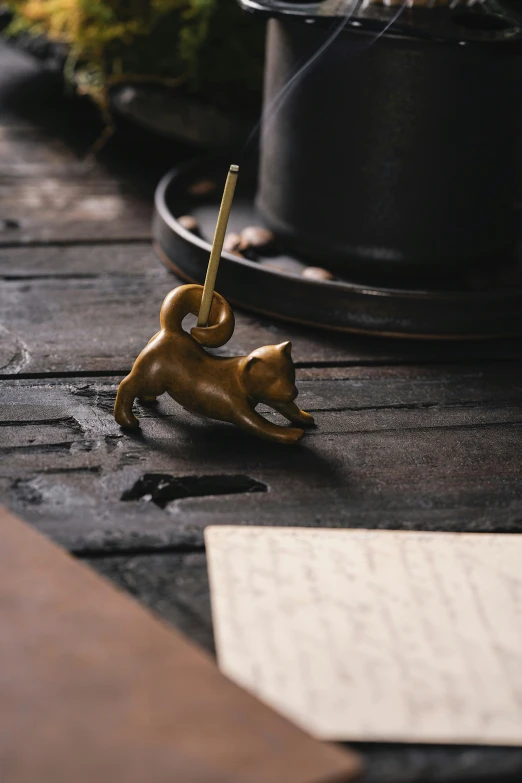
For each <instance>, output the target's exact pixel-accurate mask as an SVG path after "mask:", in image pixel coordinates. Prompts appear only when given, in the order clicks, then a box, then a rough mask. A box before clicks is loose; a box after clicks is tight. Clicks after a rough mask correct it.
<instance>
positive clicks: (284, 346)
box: [243, 342, 297, 403]
mask: <svg viewBox="0 0 522 783" xmlns="http://www.w3.org/2000/svg"><path fill="white" fill-rule="evenodd" d="M291 351H292V343H290V342H286V343H281V345H264V346H263V347H262V348H257V349H256V350H255V351H252V353H251V354H249V355H248V356H247V357H245V361H244V364H243V381H244V384H245V387H246V390H247V392H248V393H249V395H250V396H251V397H253V398H254V399H256V400H259V402H281V403H289V402H293V401H294V400H295V398H296V397H297V389H296V386H295V368H294V363H293V361H292V355H291Z"/></svg>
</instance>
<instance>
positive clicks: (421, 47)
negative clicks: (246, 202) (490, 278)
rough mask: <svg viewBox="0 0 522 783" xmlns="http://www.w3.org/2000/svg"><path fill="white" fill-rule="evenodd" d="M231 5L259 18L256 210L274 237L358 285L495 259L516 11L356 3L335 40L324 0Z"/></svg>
mask: <svg viewBox="0 0 522 783" xmlns="http://www.w3.org/2000/svg"><path fill="white" fill-rule="evenodd" d="M240 1H241V4H242V6H243V7H244V8H246V9H248V10H250V11H254V12H257V13H259V14H265V15H268V16H269V17H270V21H269V25H268V36H267V57H266V74H265V116H264V122H263V132H262V154H261V164H260V180H259V191H258V196H257V204H258V207H259V209H260V211H261V213H262V215H263V217H264V219H265V220H266V222H267V223H268V224H269V225H270V226H271V227H272V228H273V229H274V231H275V232H276V233H277V235H278V236H279V238H280V240H282V241H283V242H285V243H286V244H287V246H288V247H289V248H290V249H291V250H292V251H293V252H296V253H299V254H302V255H304V256H309V257H311V258H313V259H314V262H315V263H319V262H320V265H324V266H327V267H330V268H332V269H334V270H336V271H338V272H339V273H342V274H344V275H345V276H346V275H356V276H357V275H358V276H359V277H362V278H363V279H384V278H388V279H389V278H390V277H391V278H392V279H394V278H397V279H400V280H405V279H407V278H408V277H412V278H413V277H416V278H418V277H419V276H421V277H429V276H443V277H448V276H449V277H451V276H452V275H453V274H459V273H461V272H462V271H465V270H469V269H476V268H479V267H484V266H487V265H490V264H495V265H497V264H500V263H509V261H510V260H511V259H512V258H513V250H514V246H515V240H516V233H515V221H514V212H513V202H514V200H515V197H516V195H517V193H518V179H519V176H518V173H519V165H518V157H519V150H520V141H519V139H520V137H521V135H522V133H521V128H520V126H521V114H522V113H521V110H520V105H521V102H522V91H521V84H520V82H521V79H520V72H521V71H520V69H521V62H522V61H521V53H522V29H521V28H522V25H521V23H520V20H518V19H517V17H516V15H514V14H513V13H512V12H511V11H508V10H506V8H505V7H503V6H502V5H500V4H499V3H497V2H495V0H484V2H483V4H482V5H481V6H480V7H477V6H473V8H468V7H466V8H463V7H462V6H459V7H457V8H456V9H454V10H451V9H450V8H449V6H448V7H440V6H438V7H437V8H414V9H407V10H404V11H403V12H402V13H398V9H397V8H396V7H395V8H385V7H383V6H376V5H372V6H368V7H367V8H366V9H365V10H360V7H361V4H360V3H358V2H355V4H354V5H355V11H354V13H353V14H352V15H351V17H350V18H349V19H348V20H346V23H345V24H344V26H343V27H342V30H341V26H342V24H343V19H342V18H341V17H339V16H333V17H331V16H327V15H325V14H324V9H325V7H326V6H327V4H325V3H318V2H316V3H303V2H301V3H297V2H290V1H288V2H278V1H277V0H240ZM330 6H331V4H330ZM357 8H358V9H359V10H357ZM329 39H331V40H330V43H329V45H328V46H327V48H325V49H324V51H323V52H322V53H321V55H320V56H319V57H317V59H316V60H315V62H314V63H313V64H312V65H311V66H310V67H308V68H307V69H306V70H305V71H304V72H303V74H302V76H301V77H300V78H299V79H297V80H296V81H295V82H294V83H293V84H292V86H291V87H290V88H288V89H287V90H286V92H284V97H282V95H283V94H282V93H281V91H282V90H283V91H284V90H285V85H287V84H288V82H289V81H290V80H291V79H292V77H293V75H294V74H295V72H296V70H298V69H299V67H300V66H301V65H302V64H303V63H305V62H306V61H307V60H308V58H309V57H310V56H311V55H312V54H313V53H314V52H317V51H318V50H319V49H320V47H322V46H324V45H325V44H326V42H327V41H328V40H329ZM279 96H281V97H280V98H279Z"/></svg>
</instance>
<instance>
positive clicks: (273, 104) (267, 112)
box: [242, 0, 409, 155]
mask: <svg viewBox="0 0 522 783" xmlns="http://www.w3.org/2000/svg"><path fill="white" fill-rule="evenodd" d="M408 1H409V0H402V3H401V5H400V6H399V8H398V10H397V12H396V13H395V14H394V15H393V16H392V17H391V18H390V19H389V20H388V21H387V22H386V24H385V26H384V27H383V28H382V30H379V32H378V33H377V34H376V35H374V36H373V37H371V38H370V40H369V41H367V43H366V45H365V46H363V47H358V48H357V50H356V51H357V52H360V51H363V50H365V49H367V48H369V47H370V46H372V45H373V44H374V43H375V42H376V41H378V39H379V38H380V37H381V36H382V35H384V33H385V32H386V31H387V30H388V29H389V28H390V27H391V25H392V24H394V23H395V22H396V21H397V19H398V18H399V17H400V15H401V14H402V12H403V11H404V9H405V8H406V7H407V6H408ZM364 2H365V0H356V1H355V2H354V4H353V6H352V8H351V10H350V11H349V13H347V14H346V16H343V17H342V19H341V22H340V23H336V24H335V25H334V29H333V31H332V32H331V33H330V35H329V36H328V37H327V38H326V40H325V41H324V42H323V43H322V44H321V46H320V47H319V48H318V49H317V50H316V51H315V52H313V54H312V55H311V56H310V57H309V58H308V59H307V60H305V62H304V63H303V64H300V65H298V66H297V70H296V71H295V73H294V74H293V75H292V76H291V77H290V78H289V79H288V81H287V82H286V84H285V85H283V87H281V89H280V90H279V92H278V93H277V95H275V96H274V98H273V99H272V100H271V101H270V103H269V104H268V106H265V107H264V108H263V113H262V115H261V118H260V120H259V122H258V123H257V124H256V125H255V126H254V128H253V129H252V131H251V133H250V135H249V136H248V138H247V140H246V142H245V144H244V146H243V150H242V155H244V154H245V153H246V151H247V150H248V149H249V147H250V146H251V144H252V142H253V141H254V140H255V139H256V138H257V137H258V135H259V131H260V129H261V126H262V125H263V126H264V127H265V128H266V127H267V126H268V124H269V123H270V122H271V121H272V120H273V119H274V117H275V116H276V114H277V112H278V111H279V109H280V108H281V106H282V105H283V103H284V101H285V99H286V98H287V97H288V96H289V94H290V92H291V91H292V90H293V89H294V87H295V86H296V85H297V84H298V83H299V81H300V80H301V79H302V78H303V76H304V75H305V73H306V72H307V71H308V70H309V69H310V68H311V67H312V66H313V65H314V63H315V62H316V61H317V60H318V59H319V58H320V57H321V55H322V54H323V53H324V52H325V51H326V50H327V49H328V47H329V46H331V45H332V43H333V42H334V41H335V40H336V38H338V36H339V35H340V34H341V33H342V31H343V30H344V28H345V27H346V25H347V24H348V22H349V21H350V19H351V18H352V16H354V15H355V14H356V13H357V12H358V11H359V9H360V8H361V6H362V5H363V3H364Z"/></svg>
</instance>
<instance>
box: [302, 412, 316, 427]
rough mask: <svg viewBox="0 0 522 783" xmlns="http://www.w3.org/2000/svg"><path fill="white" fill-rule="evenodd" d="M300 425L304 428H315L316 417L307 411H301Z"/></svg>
mask: <svg viewBox="0 0 522 783" xmlns="http://www.w3.org/2000/svg"><path fill="white" fill-rule="evenodd" d="M299 423H300V424H302V425H303V427H315V419H314V417H313V416H312V414H311V413H307V412H306V411H299Z"/></svg>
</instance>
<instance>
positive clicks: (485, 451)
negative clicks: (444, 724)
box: [0, 47, 522, 783]
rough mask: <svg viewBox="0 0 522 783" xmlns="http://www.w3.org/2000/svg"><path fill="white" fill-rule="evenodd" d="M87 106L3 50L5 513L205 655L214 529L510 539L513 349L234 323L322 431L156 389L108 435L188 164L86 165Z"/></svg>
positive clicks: (435, 752)
mask: <svg viewBox="0 0 522 783" xmlns="http://www.w3.org/2000/svg"><path fill="white" fill-rule="evenodd" d="M85 112H86V110H85V109H84V108H82V107H80V109H79V114H78V115H77V114H75V113H72V112H71V109H70V108H69V106H68V105H63V103H62V102H61V100H59V99H58V94H57V92H56V91H55V88H53V86H52V82H50V81H49V80H48V79H47V78H46V77H44V76H42V74H40V73H39V72H38V69H37V68H36V66H34V65H33V64H32V63H31V61H29V60H27V59H26V58H25V57H23V56H22V55H20V54H17V53H14V52H10V51H9V50H7V49H5V47H4V48H0V218H1V219H2V220H3V223H2V224H1V225H2V229H1V231H0V265H1V275H2V278H3V279H2V286H1V290H0V395H1V406H0V424H1V425H2V427H1V430H0V432H1V440H0V453H1V455H2V460H1V467H0V487H1V500H2V501H3V502H4V503H5V504H6V505H8V506H9V507H11V508H12V509H13V510H14V511H15V512H17V513H18V514H19V515H20V516H21V517H22V518H24V519H26V520H28V521H29V522H31V523H32V524H34V525H35V526H36V527H37V528H39V529H40V530H41V531H44V532H45V533H47V534H48V535H49V536H51V537H52V538H54V539H55V540H57V541H59V542H60V543H61V544H63V545H64V546H65V547H67V548H68V549H69V550H70V551H71V552H73V553H75V554H76V555H77V556H78V557H80V558H83V559H85V560H87V561H88V562H89V563H90V564H91V565H92V566H93V567H94V568H96V569H98V570H99V571H101V572H102V573H103V574H105V575H107V576H108V577H109V578H111V579H113V580H114V581H115V582H117V583H118V584H120V585H121V586H122V587H123V588H125V589H126V590H128V591H129V592H131V593H132V594H133V595H135V596H136V597H137V598H139V599H140V600H141V601H143V602H144V603H145V604H147V605H148V606H150V607H152V608H153V609H154V610H156V611H157V612H159V613H160V614H161V615H163V616H164V617H165V618H167V619H168V620H169V621H171V622H172V623H174V624H175V625H176V626H178V627H179V628H181V629H182V630H184V631H185V632H186V633H187V634H188V635H189V636H191V637H192V638H194V639H196V640H197V641H199V642H200V643H201V644H202V645H203V646H205V647H207V648H209V649H212V645H213V641H212V627H211V620H210V609H209V593H208V584H207V575H206V563H205V554H204V549H203V529H204V527H205V526H206V525H208V524H210V523H212V524H219V523H221V522H224V523H228V524H231V523H232V524H258V525H259V524H270V525H313V526H340V527H342V526H357V527H381V528H408V529H411V528H415V529H422V530H426V529H429V530H465V531H479V532H481V531H484V532H486V531H508V532H519V531H522V484H521V474H522V364H521V361H520V360H521V358H522V341H521V340H511V341H505V342H486V343H470V344H467V345H461V344H454V343H446V344H436V343H422V342H418V343H415V342H398V341H384V340H370V339H362V338H359V337H355V336H353V337H352V336H349V335H332V334H326V333H320V332H314V331H312V330H305V329H301V328H297V327H295V326H290V325H287V324H283V323H276V322H272V321H268V320H262V319H259V318H257V317H253V316H251V315H248V314H246V313H241V312H239V313H237V328H236V333H235V335H234V338H233V340H232V341H231V343H230V344H229V345H228V346H226V349H225V350H226V351H230V352H234V353H235V352H238V353H239V352H248V351H250V350H251V349H253V348H255V347H257V346H259V345H262V344H266V343H274V342H281V341H282V340H283V339H291V340H292V342H293V345H294V350H293V353H294V358H295V360H296V363H297V368H298V370H297V374H298V384H299V389H300V398H299V399H300V401H301V405H302V406H303V407H304V408H305V409H306V410H310V411H313V413H314V416H315V417H316V420H317V423H318V427H317V429H316V430H314V431H313V432H311V433H309V434H308V435H307V436H306V438H305V440H304V441H303V443H302V445H301V446H299V447H296V448H293V449H287V448H282V447H279V446H275V445H270V444H265V443H262V442H257V441H253V440H251V439H250V438H248V437H247V436H245V435H243V434H242V433H241V432H239V431H236V430H235V429H233V428H231V427H228V426H226V425H220V424H217V423H216V424H211V423H207V422H204V421H201V420H199V419H197V418H195V417H193V416H191V415H190V414H188V413H186V412H184V411H183V410H182V409H180V408H179V407H178V406H177V405H176V404H175V403H174V402H173V401H171V400H168V399H162V400H161V402H160V405H159V408H158V409H157V410H151V409H142V410H141V411H140V416H141V419H142V429H141V432H139V433H137V434H127V433H124V432H122V431H121V430H120V429H119V427H118V426H117V425H116V424H115V422H114V420H113V418H112V408H113V403H114V396H115V391H116V388H117V384H118V382H119V380H120V379H121V377H122V376H123V375H124V374H126V372H127V371H128V369H129V368H130V366H131V363H132V361H133V359H134V358H135V357H136V355H137V354H138V352H139V351H140V350H141V348H142V347H143V346H144V345H145V343H146V342H147V340H148V339H149V337H150V336H151V335H152V334H153V333H154V332H155V330H156V329H157V322H158V312H159V306H160V304H161V301H162V299H163V297H164V296H165V294H166V293H167V292H168V291H169V290H170V289H171V288H172V287H174V286H175V285H176V284H177V282H178V281H177V280H176V279H175V278H173V277H172V275H170V274H169V273H168V272H167V271H166V270H165V269H164V268H163V267H162V265H161V264H160V262H159V261H158V259H157V258H156V256H155V254H154V252H153V250H152V249H151V245H150V236H149V233H150V227H149V226H150V214H151V203H152V201H151V196H152V192H153V187H154V184H155V182H156V181H157V179H158V177H159V175H160V174H161V173H162V171H163V170H164V169H165V168H167V167H168V166H169V165H170V164H171V163H174V162H175V161H176V157H177V158H178V159H179V157H180V155H181V154H182V152H180V151H179V150H171V151H170V152H169V151H167V152H166V153H164V154H162V155H160V156H158V155H156V157H154V156H151V157H150V158H148V159H147V158H146V157H144V156H143V155H142V154H140V153H139V151H138V150H137V148H136V147H135V146H131V145H130V144H126V143H125V139H124V138H123V137H122V136H121V135H120V136H118V137H117V138H116V140H114V141H113V142H112V143H111V144H110V145H109V147H108V149H107V151H106V152H105V154H104V155H103V156H102V162H101V163H96V164H95V163H92V162H88V161H85V159H84V153H85V150H86V149H87V146H88V144H89V143H91V142H92V141H93V139H94V138H95V134H96V130H93V129H92V126H89V122H90V121H91V119H92V118H91V115H90V113H89V112H86V114H85V117H84V113H85ZM28 115H30V116H28ZM86 117H88V118H89V122H88V121H87V120H86ZM169 155H170V157H171V159H169ZM161 487H163V489H161ZM165 487H166V489H165ZM361 750H362V752H363V754H364V756H365V758H366V761H367V764H368V772H367V775H366V778H365V780H366V781H368V783H370V781H371V782H372V783H385V782H386V783H408V782H409V781H416V782H418V783H420V782H421V781H422V782H424V781H477V782H478V781H485V780H491V781H495V783H497V782H498V783H502V782H506V783H507V781H510V780H513V781H519V780H520V779H522V749H520V750H519V749H504V748H472V747H429V746H393V745H371V746H370V745H368V746H361Z"/></svg>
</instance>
